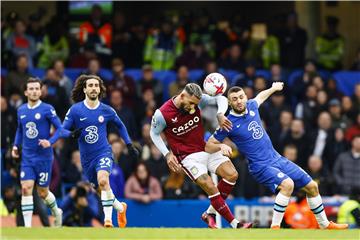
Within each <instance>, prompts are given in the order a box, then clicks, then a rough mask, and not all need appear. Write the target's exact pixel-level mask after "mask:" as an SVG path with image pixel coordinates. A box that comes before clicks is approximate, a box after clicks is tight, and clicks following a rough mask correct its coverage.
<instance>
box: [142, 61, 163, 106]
mask: <svg viewBox="0 0 360 240" xmlns="http://www.w3.org/2000/svg"><path fill="white" fill-rule="evenodd" d="M142 73H143V74H142V78H141V79H140V80H139V81H138V82H137V95H138V96H139V97H140V98H141V97H142V95H143V94H144V92H145V91H146V90H147V89H152V90H153V92H154V95H155V100H156V104H157V105H158V106H160V104H161V103H162V102H163V85H162V82H161V81H159V80H157V79H156V78H154V72H153V70H152V67H151V65H149V64H145V65H144V66H142Z"/></svg>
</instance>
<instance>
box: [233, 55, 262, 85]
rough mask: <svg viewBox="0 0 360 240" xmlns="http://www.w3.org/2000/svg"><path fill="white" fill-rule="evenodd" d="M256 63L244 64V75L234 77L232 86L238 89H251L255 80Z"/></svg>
mask: <svg viewBox="0 0 360 240" xmlns="http://www.w3.org/2000/svg"><path fill="white" fill-rule="evenodd" d="M255 66H256V63H255V62H253V61H248V62H246V63H245V70H244V74H242V73H241V74H239V75H237V76H235V77H234V79H233V85H234V86H240V87H245V86H248V87H253V85H254V80H255V78H256V67H255Z"/></svg>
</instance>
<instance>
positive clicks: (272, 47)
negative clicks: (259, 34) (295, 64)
mask: <svg viewBox="0 0 360 240" xmlns="http://www.w3.org/2000/svg"><path fill="white" fill-rule="evenodd" d="M261 58H262V61H263V67H264V68H266V69H269V68H270V66H271V64H274V63H279V62H280V44H279V39H278V38H277V37H276V36H274V35H269V36H268V37H267V38H266V40H265V42H264V44H263V46H262V49H261Z"/></svg>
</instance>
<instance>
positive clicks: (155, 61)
mask: <svg viewBox="0 0 360 240" xmlns="http://www.w3.org/2000/svg"><path fill="white" fill-rule="evenodd" d="M182 51H183V44H182V42H181V41H180V39H179V37H178V36H177V35H176V33H175V30H174V27H173V25H172V23H171V22H169V21H163V22H162V23H161V28H160V29H159V30H154V31H153V32H151V33H150V34H149V35H148V36H147V38H146V42H145V53H144V62H146V63H150V64H151V65H152V67H153V69H154V70H156V71H158V70H170V69H172V68H173V67H174V65H175V60H176V58H177V57H178V56H180V55H181V53H182Z"/></svg>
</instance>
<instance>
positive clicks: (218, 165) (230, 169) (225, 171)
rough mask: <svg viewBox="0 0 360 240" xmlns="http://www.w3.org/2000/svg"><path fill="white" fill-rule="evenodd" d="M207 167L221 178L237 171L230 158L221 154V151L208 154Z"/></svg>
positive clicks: (235, 173) (232, 174)
mask: <svg viewBox="0 0 360 240" xmlns="http://www.w3.org/2000/svg"><path fill="white" fill-rule="evenodd" d="M208 169H209V171H210V172H211V173H216V174H217V175H219V176H220V177H222V178H227V177H229V176H234V175H237V171H236V169H235V166H234V165H233V164H232V162H231V160H230V159H229V158H228V157H226V156H224V155H222V154H221V152H216V153H213V154H211V155H210V157H209V162H208Z"/></svg>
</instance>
